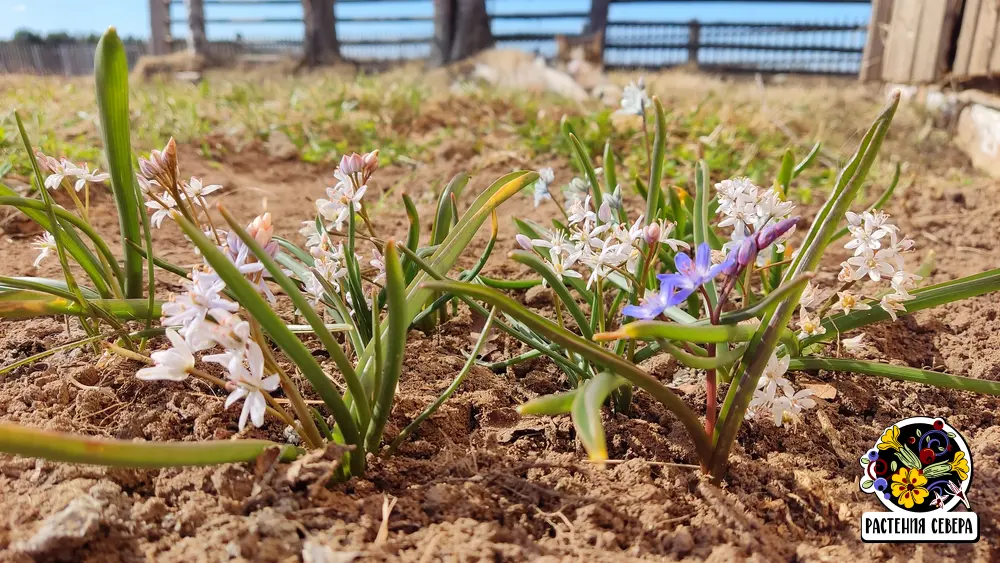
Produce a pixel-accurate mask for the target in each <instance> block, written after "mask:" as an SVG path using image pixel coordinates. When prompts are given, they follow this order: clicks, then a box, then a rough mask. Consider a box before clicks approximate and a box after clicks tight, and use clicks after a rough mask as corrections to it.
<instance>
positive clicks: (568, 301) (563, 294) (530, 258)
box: [510, 250, 594, 339]
mask: <svg viewBox="0 0 1000 563" xmlns="http://www.w3.org/2000/svg"><path fill="white" fill-rule="evenodd" d="M510 258H511V259H513V260H514V261H515V262H520V263H521V264H524V265H525V266H528V267H529V268H531V269H532V270H534V271H535V272H537V273H538V275H540V276H542V277H543V278H545V281H547V282H549V287H550V288H551V289H552V291H554V292H555V294H556V296H557V297H558V298H559V300H560V301H562V303H563V305H565V306H566V310H567V311H569V314H570V315H571V316H572V317H573V320H574V321H576V325H577V327H579V329H580V333H581V334H583V337H584V338H588V339H589V338H591V337H592V336H593V335H594V333H593V332H592V331H591V330H590V320H588V319H587V316H586V315H584V314H583V311H582V310H580V306H579V305H577V303H576V300H575V299H573V296H572V295H570V293H569V291H568V290H567V289H566V286H565V285H563V280H562V277H561V276H560V275H559V274H556V273H555V272H554V271H552V268H549V267H548V266H546V265H545V263H544V262H542V260H541V259H540V258H539V257H538V255H537V254H534V253H532V252H527V251H525V250H515V251H513V252H511V253H510Z"/></svg>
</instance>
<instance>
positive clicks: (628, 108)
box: [619, 80, 649, 115]
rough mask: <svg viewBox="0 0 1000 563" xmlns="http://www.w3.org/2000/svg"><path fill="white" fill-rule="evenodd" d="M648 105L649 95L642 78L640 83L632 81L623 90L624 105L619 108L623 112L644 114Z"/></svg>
mask: <svg viewBox="0 0 1000 563" xmlns="http://www.w3.org/2000/svg"><path fill="white" fill-rule="evenodd" d="M647 105H649V97H648V96H646V90H645V86H644V85H643V84H642V81H641V80H640V82H639V83H638V84H637V83H635V82H630V83H629V84H628V85H627V86H625V88H624V89H623V90H622V107H621V109H620V110H619V111H620V112H621V113H627V114H631V115H642V114H643V113H644V108H645V107H646V106H647Z"/></svg>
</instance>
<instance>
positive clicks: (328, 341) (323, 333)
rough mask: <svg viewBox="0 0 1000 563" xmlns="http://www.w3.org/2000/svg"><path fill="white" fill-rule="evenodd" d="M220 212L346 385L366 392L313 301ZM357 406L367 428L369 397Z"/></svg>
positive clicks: (364, 397)
mask: <svg viewBox="0 0 1000 563" xmlns="http://www.w3.org/2000/svg"><path fill="white" fill-rule="evenodd" d="M219 212H220V213H221V214H222V217H223V218H224V219H225V220H226V223H228V224H229V228H230V229H231V232H233V233H235V234H236V236H238V237H240V240H242V241H243V244H246V245H247V247H248V248H249V249H250V252H252V253H253V256H255V257H256V258H257V260H259V261H260V262H261V263H262V264H263V265H264V267H265V268H266V269H267V272H268V273H269V274H271V279H273V280H274V281H275V283H277V284H278V286H280V287H281V289H282V291H284V292H285V294H286V295H288V298H289V299H290V300H291V302H292V304H293V305H295V308H296V309H298V310H299V313H300V314H301V315H302V316H303V318H305V320H306V322H308V323H309V326H310V327H312V329H313V332H315V333H316V337H317V338H319V341H320V342H321V343H322V344H323V347H324V348H325V349H326V351H327V352H329V354H330V357H331V358H332V359H333V362H334V363H335V364H336V365H337V369H339V370H340V373H341V375H343V376H344V381H346V382H347V387H348V388H349V389H351V391H352V392H354V393H359V392H361V391H362V390H363V387H362V386H361V381H360V380H359V379H358V375H357V374H356V373H355V372H354V366H353V365H351V361H350V360H349V359H348V358H347V354H346V353H344V349H343V348H341V347H340V343H338V342H337V340H336V339H335V338H334V337H333V334H332V333H330V331H329V330H328V329H327V328H326V323H324V322H323V319H322V318H320V316H319V314H317V313H316V311H315V309H313V307H312V304H311V303H309V300H308V299H306V297H305V296H304V295H302V292H301V291H299V288H298V286H296V285H295V282H293V281H292V280H291V278H289V277H288V276H287V275H285V272H284V271H282V269H281V266H279V265H278V263H277V262H276V261H275V260H274V259H273V258H271V256H270V255H269V254H268V253H267V251H265V250H264V248H263V247H262V246H261V245H260V243H259V242H257V240H256V239H254V238H253V237H252V236H250V233H248V232H247V231H246V229H244V228H243V227H241V226H240V224H239V223H238V222H237V221H236V219H235V218H234V217H233V216H232V214H231V213H229V210H227V209H226V208H224V207H222V206H221V205H220V206H219ZM258 320H259V319H258ZM261 324H263V323H261ZM286 328H287V327H286ZM357 405H358V410H359V420H360V423H361V425H362V426H364V425H366V424H367V422H368V418H369V416H370V412H371V411H370V409H369V407H368V400H367V397H366V396H365V395H364V394H362V395H361V398H360V399H359V400H358V401H357Z"/></svg>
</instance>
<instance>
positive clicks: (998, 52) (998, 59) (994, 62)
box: [989, 16, 1000, 75]
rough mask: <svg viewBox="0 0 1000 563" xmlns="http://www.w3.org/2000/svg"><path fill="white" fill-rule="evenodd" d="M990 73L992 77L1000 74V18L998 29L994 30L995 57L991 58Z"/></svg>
mask: <svg viewBox="0 0 1000 563" xmlns="http://www.w3.org/2000/svg"><path fill="white" fill-rule="evenodd" d="M989 72H990V74H991V75H996V74H997V73H998V72H1000V16H998V18H997V25H996V27H995V28H993V56H992V57H990V68H989Z"/></svg>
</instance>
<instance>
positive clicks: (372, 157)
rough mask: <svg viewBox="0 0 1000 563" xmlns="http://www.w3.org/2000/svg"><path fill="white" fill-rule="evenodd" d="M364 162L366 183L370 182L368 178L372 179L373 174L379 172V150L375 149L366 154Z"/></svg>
mask: <svg viewBox="0 0 1000 563" xmlns="http://www.w3.org/2000/svg"><path fill="white" fill-rule="evenodd" d="M363 160H364V163H365V164H364V173H365V174H364V176H365V181H368V178H371V176H372V174H374V173H375V171H376V170H378V149H375V150H373V151H372V152H370V153H368V154H366V155H365V156H364V159H363Z"/></svg>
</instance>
